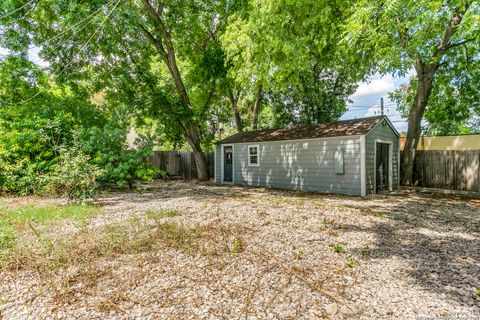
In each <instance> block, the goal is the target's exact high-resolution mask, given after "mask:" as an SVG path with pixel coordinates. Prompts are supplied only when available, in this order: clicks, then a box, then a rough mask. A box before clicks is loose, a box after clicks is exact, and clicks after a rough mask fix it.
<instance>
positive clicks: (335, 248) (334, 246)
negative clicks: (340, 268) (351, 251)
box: [330, 242, 346, 253]
mask: <svg viewBox="0 0 480 320" xmlns="http://www.w3.org/2000/svg"><path fill="white" fill-rule="evenodd" d="M330 247H332V249H333V251H335V252H336V253H345V252H346V250H345V247H344V246H343V244H341V243H339V242H335V243H332V244H330Z"/></svg>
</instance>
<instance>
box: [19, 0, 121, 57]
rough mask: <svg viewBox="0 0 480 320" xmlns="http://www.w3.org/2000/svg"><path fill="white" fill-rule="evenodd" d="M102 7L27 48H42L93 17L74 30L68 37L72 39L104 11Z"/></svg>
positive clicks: (112, 1) (109, 3) (113, 0)
mask: <svg viewBox="0 0 480 320" xmlns="http://www.w3.org/2000/svg"><path fill="white" fill-rule="evenodd" d="M114 2H115V0H111V1H110V2H108V3H107V4H106V6H107V7H108V6H110V5H111V4H112V3H114ZM102 9H103V8H102V7H100V8H98V10H96V11H95V12H93V13H91V14H90V15H88V16H87V17H86V18H84V19H82V20H80V21H79V22H77V23H76V24H74V25H73V26H71V27H69V28H67V29H66V30H64V31H62V32H61V33H59V34H57V35H55V36H53V37H51V38H49V39H47V40H45V41H44V42H43V43H42V44H39V45H35V46H29V47H28V48H27V50H31V49H33V48H40V47H42V46H43V45H45V44H46V43H49V42H50V41H52V40H55V39H57V38H60V37H61V36H63V35H64V34H66V33H67V32H68V31H70V30H72V29H74V28H75V27H77V26H78V25H80V24H81V23H83V22H84V21H86V20H88V19H90V18H91V19H90V21H89V22H87V23H86V24H84V25H83V26H81V28H80V29H78V30H74V34H73V35H72V36H71V37H70V38H69V39H68V40H70V39H71V38H72V37H73V36H74V35H75V34H76V33H78V32H80V31H82V30H83V29H85V28H86V27H87V26H88V25H89V24H90V23H91V22H92V21H93V18H94V17H95V16H96V15H98V13H99V12H100V11H102ZM68 40H67V41H68Z"/></svg>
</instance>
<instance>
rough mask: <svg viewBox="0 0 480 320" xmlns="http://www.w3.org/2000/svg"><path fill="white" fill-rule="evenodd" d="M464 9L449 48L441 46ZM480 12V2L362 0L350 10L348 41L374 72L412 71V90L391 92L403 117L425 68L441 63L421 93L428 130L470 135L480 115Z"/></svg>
mask: <svg viewBox="0 0 480 320" xmlns="http://www.w3.org/2000/svg"><path fill="white" fill-rule="evenodd" d="M463 12H464V14H460V15H459V16H462V19H461V23H460V24H459V25H458V26H457V27H455V28H454V29H453V32H452V36H451V38H450V39H448V41H447V42H446V43H445V47H444V48H445V50H443V49H440V48H441V46H442V43H441V41H442V39H443V37H444V36H445V35H446V34H447V32H446V30H447V27H448V25H449V24H450V23H451V21H452V17H454V16H455V15H456V14H459V13H463ZM479 15H480V4H479V3H478V2H477V1H469V0H467V1H464V0H458V1H450V2H444V1H429V0H420V1H408V2H402V1H396V0H388V1H370V0H361V1H356V2H355V3H354V5H353V6H352V7H351V9H350V12H349V17H348V19H347V23H345V25H344V39H343V42H344V43H348V44H349V47H350V48H351V54H355V55H358V56H360V57H361V58H362V61H363V62H364V64H365V65H366V67H368V68H371V69H372V71H378V72H380V73H382V74H385V73H392V74H395V75H401V76H404V75H407V74H413V75H412V76H411V79H410V83H409V89H408V91H404V90H402V89H398V90H396V91H395V92H393V93H392V94H391V98H393V100H395V101H396V102H397V103H398V105H399V109H400V110H401V112H402V113H403V116H404V118H406V117H407V116H408V115H409V114H410V112H411V110H414V109H413V108H412V106H413V105H414V100H415V96H416V95H417V94H418V91H417V87H418V82H419V78H423V77H424V74H423V72H422V70H423V69H424V68H425V67H428V66H436V65H437V64H438V67H436V68H434V70H435V73H434V81H433V88H432V90H431V93H430V94H429V96H428V94H427V93H426V92H421V99H424V98H427V102H428V103H427V107H426V110H425V114H424V117H425V120H426V125H424V127H423V132H424V133H425V134H457V133H467V132H470V131H471V129H473V128H474V127H475V125H474V124H473V123H471V120H472V119H473V118H475V117H477V119H478V115H479V108H480V107H479V101H480V97H479V92H478V88H477V86H478V85H477V84H478V81H479V72H480V60H479V55H478V52H479V47H480V37H479V36H478V35H479V34H480V23H479V20H478V17H479ZM448 33H450V32H448ZM422 68H423V69H422ZM422 116H423V113H422V114H420V118H422ZM469 128H470V129H469Z"/></svg>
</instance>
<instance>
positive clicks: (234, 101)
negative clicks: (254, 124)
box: [228, 89, 243, 132]
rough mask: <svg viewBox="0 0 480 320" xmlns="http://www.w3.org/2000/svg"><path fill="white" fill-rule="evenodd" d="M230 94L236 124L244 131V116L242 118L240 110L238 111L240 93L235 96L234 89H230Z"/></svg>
mask: <svg viewBox="0 0 480 320" xmlns="http://www.w3.org/2000/svg"><path fill="white" fill-rule="evenodd" d="M228 96H229V97H230V103H231V104H232V109H233V119H234V120H235V126H236V127H237V131H238V132H242V131H243V124H242V118H240V112H239V111H238V95H237V96H236V97H235V95H234V93H233V91H232V89H228Z"/></svg>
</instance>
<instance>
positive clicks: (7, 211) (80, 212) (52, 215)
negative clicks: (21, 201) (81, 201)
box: [0, 203, 99, 259]
mask: <svg viewBox="0 0 480 320" xmlns="http://www.w3.org/2000/svg"><path fill="white" fill-rule="evenodd" d="M98 211H99V208H97V207H94V206H87V205H64V206H60V205H44V206H42V205H40V206H38V205H35V204H33V203H32V204H27V205H22V206H14V207H9V206H2V205H0V259H1V258H2V257H5V256H9V255H10V250H13V248H15V247H16V246H18V245H21V242H22V235H23V234H25V233H29V232H33V233H34V234H37V233H38V230H37V226H45V225H47V224H52V223H55V222H57V221H61V220H65V219H69V220H73V221H76V222H82V221H85V219H86V218H87V217H89V216H91V215H93V214H96V213H97V212H98ZM37 240H40V239H37ZM35 242H36V241H34V243H35Z"/></svg>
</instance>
